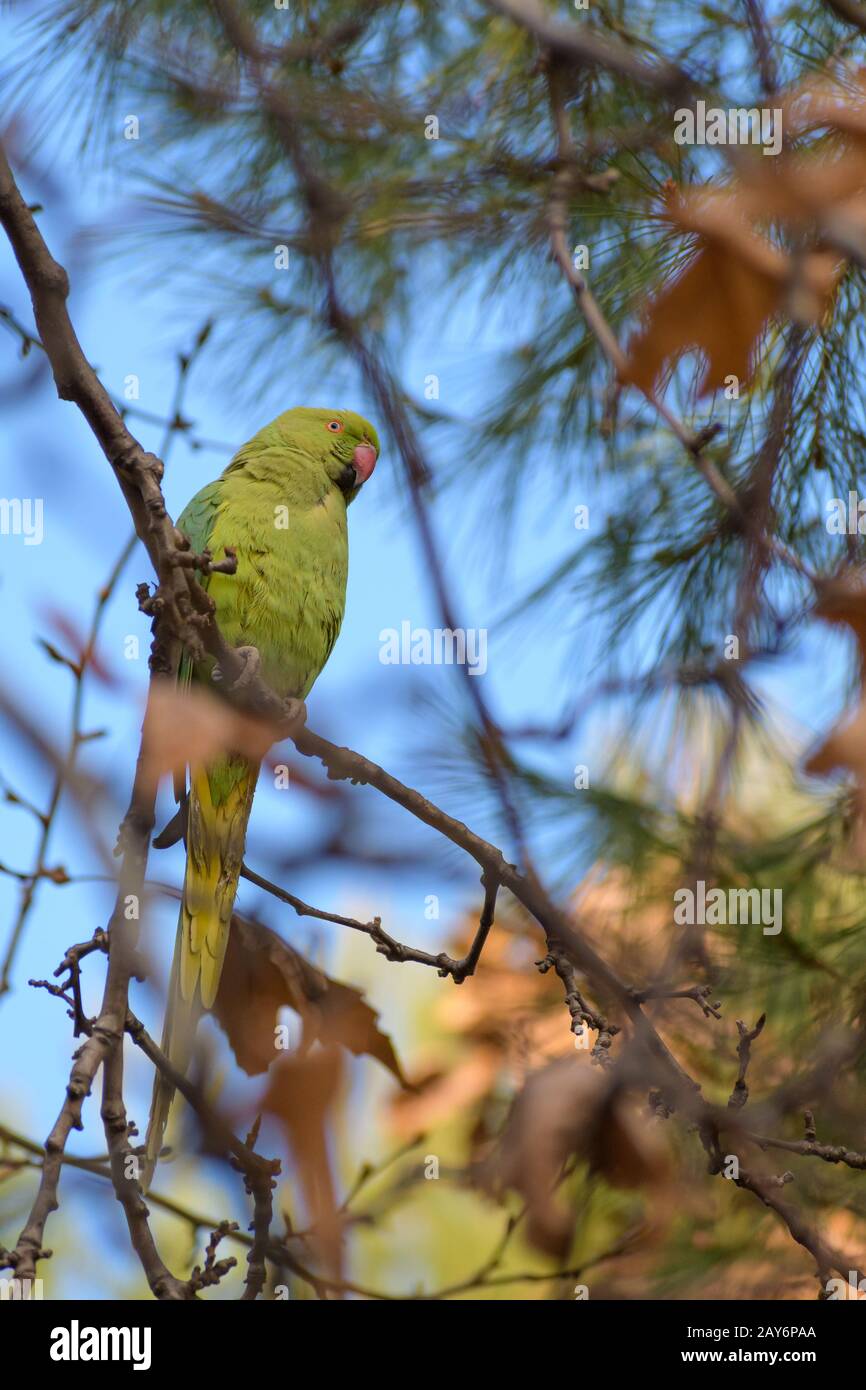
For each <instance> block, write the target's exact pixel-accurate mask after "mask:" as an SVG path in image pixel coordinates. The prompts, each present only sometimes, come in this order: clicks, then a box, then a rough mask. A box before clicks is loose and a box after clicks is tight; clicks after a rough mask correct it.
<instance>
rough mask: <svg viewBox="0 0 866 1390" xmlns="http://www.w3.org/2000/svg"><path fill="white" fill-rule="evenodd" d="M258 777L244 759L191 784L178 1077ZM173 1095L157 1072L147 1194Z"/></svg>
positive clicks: (220, 935)
mask: <svg viewBox="0 0 866 1390" xmlns="http://www.w3.org/2000/svg"><path fill="white" fill-rule="evenodd" d="M258 775H259V769H258V766H257V765H256V764H255V763H251V762H249V761H248V760H247V759H246V758H227V759H225V760H224V761H222V762H220V763H218V764H217V765H215V766H214V767H211V768H208V769H205V768H198V769H194V770H193V771H192V773H191V776H190V794H189V820H188V824H187V848H186V873H185V875H184V881H183V896H182V898H181V904H180V914H179V917H178V924H177V939H176V942H175V948H174V959H173V960H172V965H171V979H170V981H169V987H168V1002H167V1006H166V1012H165V1025H164V1027H163V1034H162V1050H163V1052H164V1053H165V1055H166V1057H167V1058H168V1060H169V1061H170V1062H171V1064H172V1066H173V1067H174V1068H175V1070H176V1071H179V1072H181V1073H185V1072H186V1070H187V1067H188V1066H189V1064H190V1061H191V1058H192V1051H193V1044H194V1041H195V1031H196V1028H197V1026H198V1021H199V1019H200V1018H201V1015H202V1013H203V1012H204V1010H205V1009H210V1008H212V1007H213V1004H214V1000H215V999H216V996H217V990H218V989H219V982H220V975H221V973H222V967H223V961H224V959H225V953H226V947H227V946H228V939H229V931H230V929H231V918H232V910H233V908H234V901H235V893H236V892H237V887H238V878H239V876H240V871H241V865H242V863H243V857H244V842H245V840H246V831H247V821H248V820H249V816H250V810H251V809H252V804H253V796H254V794H255V789H256V782H257V780H258ZM174 1092H175V1087H174V1086H173V1085H172V1083H171V1081H170V1080H169V1079H168V1078H167V1077H165V1076H163V1074H162V1073H161V1072H160V1071H157V1073H156V1076H155V1078H154V1083H153V1098H152V1100H151V1105H150V1115H149V1117H148V1124H147V1138H146V1140H145V1172H144V1178H143V1183H142V1186H143V1187H144V1190H145V1191H147V1189H148V1187H149V1186H150V1183H151V1180H152V1178H153V1173H154V1169H155V1168H156V1163H157V1159H158V1158H159V1155H160V1152H161V1150H162V1142H163V1137H164V1135H165V1129H166V1125H167V1124H168V1117H169V1113H170V1110H171V1104H172V1100H173V1099H174Z"/></svg>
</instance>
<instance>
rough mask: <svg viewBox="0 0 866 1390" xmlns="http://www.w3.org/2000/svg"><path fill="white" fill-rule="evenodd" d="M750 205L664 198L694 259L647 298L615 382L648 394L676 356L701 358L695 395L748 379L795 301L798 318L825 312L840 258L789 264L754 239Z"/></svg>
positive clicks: (704, 196) (737, 200)
mask: <svg viewBox="0 0 866 1390" xmlns="http://www.w3.org/2000/svg"><path fill="white" fill-rule="evenodd" d="M752 210H753V209H752V206H751V204H750V202H749V200H748V199H747V198H745V197H744V196H743V194H742V192H741V190H740V189H739V188H733V189H731V190H727V191H725V192H721V191H718V192H712V193H699V194H692V195H688V196H681V197H679V198H676V199H671V200H670V201H669V206H668V215H669V217H670V218H671V220H672V221H674V222H675V223H676V224H677V225H678V226H679V227H681V228H682V229H683V230H684V231H689V232H694V233H696V234H697V236H698V247H697V251H696V254H695V255H694V256H693V258H692V259H691V261H690V262H689V264H688V265H687V266H686V267H685V269H684V270H683V271H681V272H680V273H679V274H678V275H677V276H676V278H675V279H674V280H673V282H672V283H671V284H670V285H668V286H667V287H666V288H665V289H663V290H662V291H661V293H660V294H658V295H657V296H656V298H655V299H653V300H652V301H651V302H650V304H649V306H648V308H647V311H646V315H645V319H644V323H643V325H642V327H641V329H640V330H639V332H638V333H637V334H636V335H635V336H634V337H633V338H632V340H631V342H630V344H629V350H628V360H627V363H626V365H625V368H624V370H623V372H622V376H623V380H625V381H627V382H629V383H631V384H633V385H635V386H638V387H639V388H640V389H641V390H642V391H645V392H647V393H651V392H652V391H653V390H654V389H655V386H656V383H657V381H658V379H659V377H660V376H661V375H662V373H663V372H664V370H665V368H666V366H667V365H668V364H673V363H674V362H675V361H676V360H677V358H679V357H680V356H681V355H682V354H683V353H685V352H689V351H698V352H701V353H703V354H704V356H705V358H706V368H705V371H704V374H703V377H702V379H701V385H700V394H701V395H707V394H709V393H710V392H712V391H715V390H720V389H721V388H723V387H724V386H725V385H726V384H727V379H728V378H730V377H732V376H735V377H737V379H738V381H739V382H740V384H741V385H743V384H745V383H747V382H748V381H750V380H751V377H752V375H753V372H754V365H755V355H756V349H757V345H758V342H759V340H760V338H761V336H762V334H763V332H764V330H765V328H766V326H767V323H768V321H769V319H770V318H771V317H772V316H773V315H774V314H775V313H778V312H779V311H780V310H781V309H782V308H783V307H784V306H785V303H786V300H788V299H789V297H791V298H795V300H796V305H797V312H798V317H800V318H803V319H807V320H809V321H816V320H818V319H819V318H820V317H821V316H822V315H823V313H824V312H825V311H826V307H827V304H828V302H829V297H830V294H831V292H832V289H833V286H834V284H835V282H836V279H837V278H838V275H839V272H840V268H841V264H842V263H841V258H840V257H839V256H838V255H832V254H829V253H827V252H821V251H812V252H810V253H808V254H806V255H803V256H800V257H798V258H797V259H796V260H795V259H794V258H793V257H791V256H789V255H788V254H787V253H786V252H784V251H782V250H781V249H780V248H779V247H777V246H774V245H773V244H772V242H770V241H769V240H768V239H767V238H766V237H765V236H763V235H761V234H759V233H757V232H756V231H755V230H754V228H753V226H752V225H751V222H750V220H749V213H750V212H751V211H752Z"/></svg>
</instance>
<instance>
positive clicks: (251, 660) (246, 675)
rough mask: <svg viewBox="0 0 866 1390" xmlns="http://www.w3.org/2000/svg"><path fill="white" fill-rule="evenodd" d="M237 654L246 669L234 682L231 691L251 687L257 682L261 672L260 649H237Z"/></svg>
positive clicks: (230, 687)
mask: <svg viewBox="0 0 866 1390" xmlns="http://www.w3.org/2000/svg"><path fill="white" fill-rule="evenodd" d="M235 654H236V655H237V656H239V657H240V658H241V660H242V661H243V663H244V669H243V670H242V671H241V673H240V675H239V676H238V678H237V680H235V681H232V684H231V685H230V686H229V689H230V690H244V689H245V688H246V686H248V685H250V684H251V683H252V682H253V681H254V680H255V678H256V676H257V675H258V674H259V672H260V671H261V669H262V658H261V655H260V653H259V649H258V647H235Z"/></svg>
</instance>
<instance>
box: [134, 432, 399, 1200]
mask: <svg viewBox="0 0 866 1390" xmlns="http://www.w3.org/2000/svg"><path fill="white" fill-rule="evenodd" d="M378 456H379V439H378V436H377V434H376V431H375V429H374V428H373V426H372V425H371V424H369V423H368V421H366V420H364V419H362V418H361V416H360V415H355V414H354V413H353V412H352V411H350V410H315V409H308V408H306V407H303V406H298V407H296V408H295V409H293V410H287V411H285V413H284V414H282V415H279V416H277V418H276V420H273V421H272V422H271V424H269V425H266V426H265V428H264V429H263V430H260V431H259V433H258V434H256V435H254V436H253V438H252V439H251V440H250V441H249V442H248V443H247V444H244V445H243V447H242V448H241V449H240V450H239V451H238V453H237V454H236V455H235V457H234V458H233V459H232V461H231V463H230V464H229V465H228V467H227V468H226V469H225V470H224V471H223V473H222V474H221V475H220V477H219V478H217V479H216V481H215V482H212V483H208V485H207V486H206V487H203V488H202V489H201V491H200V492H197V493H196V495H195V497H194V498H193V499H192V501H191V502H190V503H189V505H188V506H187V507H186V509H185V511H184V512H183V513H182V515H181V516H180V518H179V520H178V523H177V525H178V528H179V530H181V531H183V532H184V534H185V535H186V536H187V538H188V540H189V542H190V544H191V545H192V547H193V549H194V550H195V551H196V552H199V553H200V552H201V551H203V550H205V549H207V550H208V551H209V552H210V554H211V556H212V557H213V558H214V560H218V559H220V558H222V557H223V555H224V552H225V548H226V546H233V547H234V549H235V551H236V553H237V571H236V573H235V574H233V575H227V574H221V573H211V574H210V575H208V576H206V577H205V578H204V579H203V580H202V583H203V585H204V587H205V588H206V589H207V591H208V593H209V594H210V596H211V598H212V599H213V600H214V602H215V604H216V617H217V622H218V623H219V626H220V629H221V631H222V633H223V635H224V637H225V638H226V640H227V641H228V642H230V643H231V644H232V645H233V646H235V647H244V648H255V650H256V652H257V653H258V657H259V662H260V664H259V667H258V669H259V673H260V674H261V676H262V678H263V679H264V680H265V681H266V682H267V684H268V685H269V686H270V687H271V689H272V690H274V691H276V692H277V694H279V695H281V696H283V697H284V698H288V697H290V696H294V697H297V698H299V699H304V698H306V696H307V694H308V693H309V691H310V689H311V687H312V685H313V682H314V681H315V679H316V677H317V676H318V674H319V672H320V671H321V669H322V667H323V666H324V665H325V662H326V661H327V659H328V657H329V656H330V654H331V650H332V648H333V646H334V643H335V641H336V640H337V634H338V633H339V631H340V625H341V623H342V621H343V612H344V609H345V602H346V578H347V574H348V563H349V551H348V535H347V525H346V508H347V507H348V505H349V503H350V502H352V501H353V500H354V498H355V497H357V495H358V493H359V491H360V489H361V487H362V486H363V484H364V483H365V482H366V481H367V479H368V478H369V477H370V474H371V473H372V472H373V469H374V467H375V465H376V460H377V458H378ZM249 656H250V658H252V653H249ZM214 675H215V673H214V668H213V661H212V660H211V659H209V658H208V659H206V660H204V661H201V662H197V663H194V662H193V661H191V660H190V659H189V657H184V658H183V659H182V661H181V665H180V671H179V675H178V680H179V682H180V683H181V684H182V685H183V684H188V683H189V682H191V681H202V682H208V683H209V684H211V688H212V689H218V688H219V687H218V686H214V685H213V684H212V682H213V680H214ZM216 675H217V676H218V675H219V673H218V672H217V673H216ZM258 775H259V766H258V765H257V764H254V763H252V762H250V761H249V759H247V758H244V757H240V756H226V757H224V758H221V759H220V760H219V761H218V762H216V763H214V764H213V765H212V766H208V767H191V768H190V769H189V796H188V811H187V822H186V826H187V829H186V872H185V875H184V883H183V894H182V898H181V906H180V916H179V920H178V926H177V940H176V944H175V951H174V960H173V962H172V969H171V979H170V982H169V994H168V1003H167V1008H166V1016H165V1026H164V1030H163V1037H162V1049H163V1052H164V1053H165V1054H166V1056H167V1057H168V1058H169V1059H170V1061H171V1062H172V1063H173V1065H174V1066H175V1067H176V1068H177V1070H178V1071H180V1072H185V1071H186V1068H187V1067H188V1065H189V1061H190V1057H191V1055H192V1045H193V1039H194V1036H195V1030H196V1026H197V1024H198V1021H199V1019H200V1017H201V1014H202V1011H203V1010H206V1009H210V1008H212V1007H213V1003H214V1000H215V999H216V995H217V990H218V988H219V982H220V973H221V971H222V965H223V959H224V957H225V952H226V946H227V944H228V936H229V927H230V923H231V916H232V910H233V907H234V900H235V893H236V892H237V886H238V877H239V875H240V870H241V864H242V862H243V856H244V841H245V838H246V828H247V821H248V820H249V815H250V810H251V808H252V804H253V796H254V794H255V789H256V781H257V779H258ZM176 790H177V794H178V797H179V799H181V798H182V796H183V793H184V791H185V786H184V785H181V786H180V787H178V788H176ZM173 1096H174V1087H173V1086H171V1084H170V1083H169V1082H168V1081H166V1080H165V1079H164V1078H163V1077H162V1076H161V1075H160V1073H159V1072H157V1074H156V1078H155V1080H154V1088H153V1099H152V1102H151V1109H150V1117H149V1121H148V1128H147V1138H146V1141H145V1175H144V1187H145V1189H147V1187H148V1186H149V1185H150V1181H151V1179H152V1177H153V1171H154V1168H155V1166H156V1161H157V1159H158V1157H159V1153H160V1150H161V1148H162V1141H163V1135H164V1133H165V1127H166V1124H167V1122H168V1116H169V1110H170V1108H171V1103H172V1099H173Z"/></svg>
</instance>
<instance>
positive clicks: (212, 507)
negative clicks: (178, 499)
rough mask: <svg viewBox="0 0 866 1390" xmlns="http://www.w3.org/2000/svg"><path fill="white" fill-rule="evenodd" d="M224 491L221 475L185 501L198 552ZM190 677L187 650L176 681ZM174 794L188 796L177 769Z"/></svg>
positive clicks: (204, 579)
mask: <svg viewBox="0 0 866 1390" xmlns="http://www.w3.org/2000/svg"><path fill="white" fill-rule="evenodd" d="M221 491H222V489H221V480H220V479H219V478H217V479H216V481H215V482H213V483H208V484H207V486H206V487H203V488H201V490H200V491H199V492H197V493H196V495H195V497H193V498H192V500H191V501H190V502H188V503H187V504H186V506H185V507H184V509H183V511H182V512H181V514H180V516H179V517H178V519H177V529H178V530H179V531H182V532H183V534H184V535H185V536H186V538H187V540H188V541H189V543H190V545H191V546H192V548H193V550H194V551H195V552H196V554H197V555H200V554H201V552H202V551H203V550H207V548H208V544H209V542H210V538H211V535H212V534H213V528H214V523H215V521H216V514H217V512H218V510H219V506H220V501H221ZM198 581H199V583H200V584H201V586H202V588H203V589H204V590H205V592H207V589H208V587H209V585H210V575H207V574H200V575H199V576H198ZM191 680H192V661H191V660H190V658H189V656H187V655H186V653H184V655H183V656H182V657H181V659H180V665H179V667H178V672H177V683H178V685H179V686H180V687H181V689H185V688H186V687H187V686H188V685H189V683H190V681H191ZM174 796H175V800H176V801H179V802H180V801H183V799H184V797H185V796H186V775H185V773H183V772H176V773H175V775H174Z"/></svg>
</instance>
